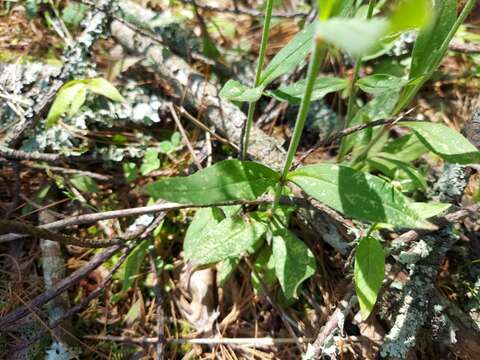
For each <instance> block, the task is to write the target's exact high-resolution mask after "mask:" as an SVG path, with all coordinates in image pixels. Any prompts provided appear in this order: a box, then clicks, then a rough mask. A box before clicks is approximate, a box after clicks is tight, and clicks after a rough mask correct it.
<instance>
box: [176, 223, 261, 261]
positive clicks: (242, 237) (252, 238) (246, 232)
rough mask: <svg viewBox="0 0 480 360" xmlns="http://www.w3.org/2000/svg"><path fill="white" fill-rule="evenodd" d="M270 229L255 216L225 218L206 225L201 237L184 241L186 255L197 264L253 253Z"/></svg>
mask: <svg viewBox="0 0 480 360" xmlns="http://www.w3.org/2000/svg"><path fill="white" fill-rule="evenodd" d="M266 230H267V226H266V225H265V224H263V223H261V222H258V221H256V220H254V219H253V218H247V219H243V218H241V217H233V218H226V219H224V220H222V221H221V222H219V223H218V224H216V225H208V226H205V227H204V231H202V232H201V233H200V234H199V236H198V237H195V238H190V241H188V243H187V242H185V244H184V252H185V258H186V259H188V260H191V261H192V263H193V264H194V265H206V264H213V263H216V262H219V261H222V260H225V259H228V258H232V257H241V256H244V255H247V254H249V253H252V252H253V251H254V250H255V248H256V246H257V245H258V244H259V241H260V240H261V238H262V237H263V235H264V234H265V232H266Z"/></svg>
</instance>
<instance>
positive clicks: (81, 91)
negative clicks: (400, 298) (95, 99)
mask: <svg viewBox="0 0 480 360" xmlns="http://www.w3.org/2000/svg"><path fill="white" fill-rule="evenodd" d="M88 91H91V92H92V93H94V94H97V95H102V96H105V97H106V98H109V99H110V100H113V101H125V99H124V98H123V97H122V95H120V93H119V92H118V90H117V89H116V88H115V87H114V86H113V85H112V84H111V83H110V82H108V81H107V80H105V79H103V78H95V79H85V80H73V81H69V82H68V83H66V84H65V85H63V86H62V87H61V88H60V90H59V91H58V93H57V95H56V97H55V101H54V102H53V104H52V106H51V107H50V111H49V112H48V116H47V122H46V125H45V127H46V128H47V129H48V128H50V127H52V126H54V125H55V124H56V123H57V121H58V119H60V117H61V116H62V115H63V114H65V113H67V114H68V116H73V115H75V114H76V113H77V112H78V110H79V109H80V107H81V106H82V105H83V104H84V103H85V99H86V97H87V92H88Z"/></svg>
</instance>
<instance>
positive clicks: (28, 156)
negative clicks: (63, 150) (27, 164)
mask: <svg viewBox="0 0 480 360" xmlns="http://www.w3.org/2000/svg"><path fill="white" fill-rule="evenodd" d="M0 157H3V158H5V159H7V160H32V161H46V162H55V163H56V162H61V161H70V162H72V161H92V160H95V159H94V158H92V157H88V156H65V155H62V154H49V153H41V152H37V151H35V152H26V151H22V150H14V149H10V148H7V147H5V146H0Z"/></svg>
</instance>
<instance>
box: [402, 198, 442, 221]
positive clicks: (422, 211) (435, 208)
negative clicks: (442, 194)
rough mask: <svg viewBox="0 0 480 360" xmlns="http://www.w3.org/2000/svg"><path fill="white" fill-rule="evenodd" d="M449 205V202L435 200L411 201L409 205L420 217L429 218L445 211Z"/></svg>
mask: <svg viewBox="0 0 480 360" xmlns="http://www.w3.org/2000/svg"><path fill="white" fill-rule="evenodd" d="M450 206H451V204H443V203H436V202H428V203H424V202H413V203H411V204H410V207H411V208H412V209H414V210H415V212H416V213H417V214H419V215H420V216H421V217H422V219H430V218H432V217H434V216H437V215H439V214H441V213H443V212H445V211H446V210H447V209H448V208H449V207H450Z"/></svg>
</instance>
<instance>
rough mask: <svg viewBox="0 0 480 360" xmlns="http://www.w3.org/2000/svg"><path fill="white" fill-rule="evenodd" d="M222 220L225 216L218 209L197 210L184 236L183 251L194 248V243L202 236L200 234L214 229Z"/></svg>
mask: <svg viewBox="0 0 480 360" xmlns="http://www.w3.org/2000/svg"><path fill="white" fill-rule="evenodd" d="M223 219H225V216H224V215H223V213H222V211H221V210H220V209H218V208H215V207H210V208H201V209H198V210H197V212H196V213H195V216H194V217H193V219H192V222H191V223H190V225H189V226H188V229H187V232H186V234H185V240H184V241H183V247H184V249H185V248H192V247H195V246H196V242H197V240H198V239H199V238H200V237H201V236H202V233H204V232H206V230H207V229H209V228H211V227H214V226H215V225H217V224H218V223H219V222H220V221H222V220H223Z"/></svg>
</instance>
